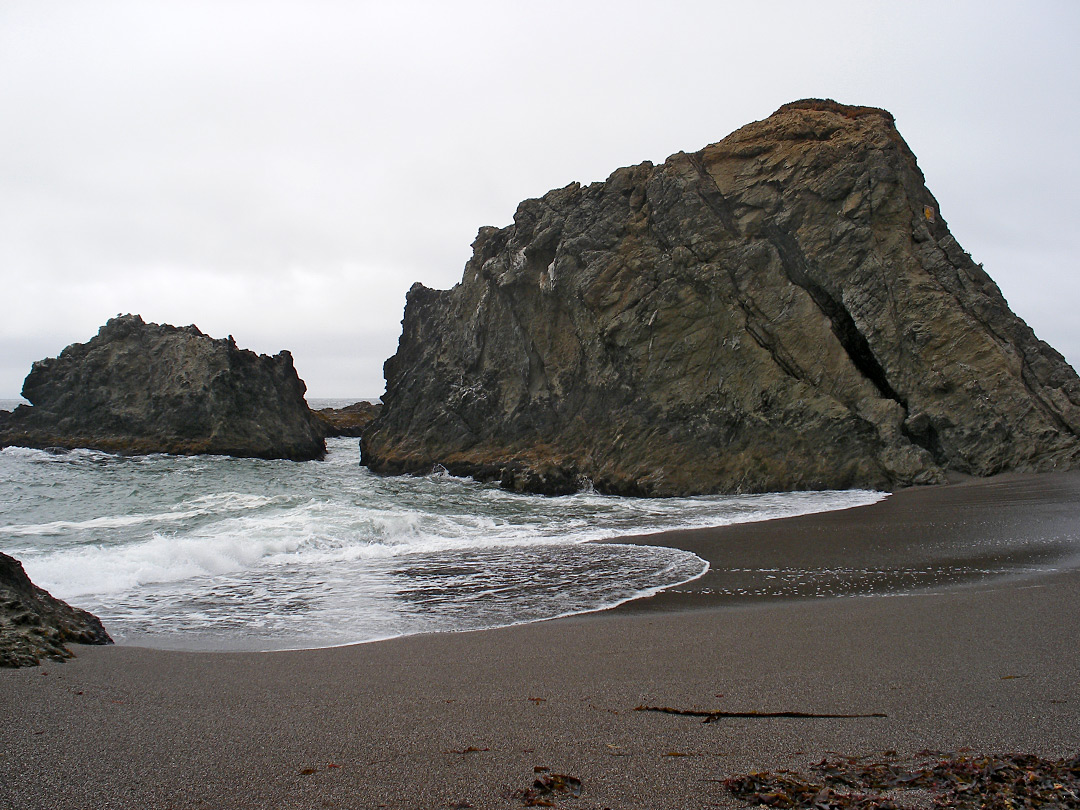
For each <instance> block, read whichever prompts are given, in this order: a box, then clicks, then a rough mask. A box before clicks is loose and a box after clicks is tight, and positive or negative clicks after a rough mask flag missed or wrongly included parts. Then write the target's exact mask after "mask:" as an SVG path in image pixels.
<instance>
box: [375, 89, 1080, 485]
mask: <svg viewBox="0 0 1080 810" xmlns="http://www.w3.org/2000/svg"><path fill="white" fill-rule="evenodd" d="M473 251H474V252H473V257H472V259H471V260H470V261H469V262H468V264H467V265H466V267H465V273H464V278H463V280H462V282H461V283H460V284H458V285H457V286H455V287H454V288H453V289H451V290H448V291H436V290H430V289H427V288H425V287H423V286H422V285H419V284H417V285H414V286H413V288H412V289H411V290H410V291H409V295H408V299H407V304H406V309H405V318H404V321H403V333H402V336H401V339H400V342H399V344H398V350H397V353H396V354H395V355H394V357H392V358H390V360H388V361H387V363H386V366H385V376H386V382H387V392H386V395H385V396H384V397H383V402H384V408H383V412H382V415H381V416H380V417H379V418H378V419H376V420H375V421H374V422H373V423H372V425H371V426H370V427H369V429H368V430H367V431H366V432H365V434H364V437H363V458H364V462H365V463H366V464H368V466H370V467H371V468H372V469H373V470H376V471H379V472H386V473H398V472H427V471H429V470H430V469H431V468H432V465H434V464H442V465H444V466H445V467H446V468H448V469H449V470H450V471H451V472H454V473H458V474H467V475H475V476H478V477H482V478H496V479H501V480H502V482H503V484H504V485H506V486H509V487H512V488H514V489H523V490H532V491H539V492H550V493H559V492H569V491H573V490H574V489H576V488H577V487H578V486H579V484H580V483H581V482H582V481H583V480H584V479H586V478H587V479H590V480H591V482H592V484H593V485H595V486H596V488H597V489H599V490H601V491H607V492H613V493H624V494H635V495H676V494H692V493H712V492H723V491H765V490H791V489H808V488H848V487H873V488H878V489H891V488H895V487H899V486H905V485H909V484H928V483H935V482H940V481H943V480H945V477H946V473H947V472H949V471H955V472H959V473H966V474H970V475H976V476H986V475H991V474H994V473H998V472H1002V471H1005V470H1017V471H1044V470H1054V469H1064V468H1072V467H1076V466H1077V465H1078V463H1080V437H1078V433H1080V380H1078V379H1077V376H1076V373H1075V372H1074V371H1073V369H1072V368H1070V367H1069V365H1068V364H1067V363H1066V362H1065V361H1064V359H1063V358H1062V357H1061V355H1059V354H1058V353H1057V352H1056V351H1054V350H1053V349H1052V348H1051V347H1050V346H1048V345H1047V344H1045V343H1043V342H1042V341H1041V340H1039V339H1038V338H1037V337H1036V336H1035V335H1034V334H1033V333H1032V331H1031V329H1030V328H1029V327H1028V326H1027V325H1026V324H1025V323H1024V322H1023V321H1022V320H1020V319H1019V318H1018V317H1016V316H1015V315H1014V314H1013V313H1012V312H1011V311H1010V310H1009V308H1008V305H1007V304H1006V302H1005V300H1004V298H1003V297H1002V296H1001V293H1000V291H999V290H998V288H997V286H996V285H995V284H994V282H993V281H992V280H991V279H990V277H989V276H987V274H986V273H985V272H983V269H982V267H981V266H980V265H977V264H975V263H974V262H973V261H972V260H971V257H970V256H969V255H968V254H967V253H965V252H964V250H963V249H962V248H961V247H960V245H959V244H957V242H956V240H955V239H954V238H953V236H952V235H951V234H950V233H949V229H948V227H947V226H946V223H945V221H944V219H942V217H941V212H940V211H939V209H938V204H937V201H936V200H935V199H934V197H933V196H932V195H931V194H930V192H929V191H928V190H927V189H926V187H925V185H924V180H923V176H922V173H921V172H920V170H919V168H918V166H917V164H916V161H915V156H914V155H913V154H912V153H911V151H910V149H909V148H908V146H907V144H906V143H904V141H903V139H902V138H901V137H900V135H899V133H898V132H897V130H896V128H895V126H894V122H893V117H892V116H891V115H890V114H889V113H887V112H885V111H884V110H878V109H874V108H867V107H849V106H844V105H840V104H837V103H835V102H831V101H818V100H809V101H802V102H796V103H794V104H789V105H786V106H785V107H782V108H781V109H780V110H779V111H777V112H776V113H775V114H774V115H772V116H771V117H769V118H768V119H766V120H764V121H759V122H757V123H754V124H750V125H748V126H746V127H744V128H742V129H740V130H739V131H737V132H735V133H734V134H732V135H730V136H729V137H727V138H726V139H724V140H723V141H721V142H720V143H717V144H714V145H712V146H708V147H706V148H705V149H703V150H701V151H700V152H696V153H694V154H684V153H679V154H676V155H673V156H672V157H670V158H668V160H667V161H666V162H665V163H664V164H663V165H661V166H654V165H652V164H651V163H643V164H641V165H638V166H633V167H630V168H624V169H619V170H618V171H616V172H615V173H614V174H612V175H611V177H609V178H608V179H607V181H606V182H603V183H594V184H592V185H590V186H588V187H582V186H580V185H578V184H576V183H575V184H571V185H569V186H567V187H566V188H562V189H558V190H555V191H551V192H549V193H548V194H546V195H545V196H544V197H543V198H541V199H538V200H527V201H525V202H523V203H522V204H521V205H520V206H519V208H518V210H517V213H516V214H515V216H514V224H513V225H511V226H509V227H507V228H502V229H496V228H482V229H481V230H480V233H479V235H478V236H477V239H476V241H475V242H474V244H473Z"/></svg>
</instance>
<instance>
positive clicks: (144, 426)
mask: <svg viewBox="0 0 1080 810" xmlns="http://www.w3.org/2000/svg"><path fill="white" fill-rule="evenodd" d="M304 391H305V385H304V383H303V381H302V380H301V379H300V378H299V377H298V376H297V375H296V370H295V369H294V368H293V362H292V356H291V355H290V354H289V353H288V352H284V351H283V352H281V353H279V354H277V355H275V356H274V357H268V356H267V355H257V354H255V353H254V352H251V351H247V350H245V349H239V348H237V346H236V343H235V342H234V341H233V340H232V338H231V337H230V338H229V339H228V340H214V339H213V338H210V337H208V336H206V335H204V334H203V333H202V332H200V331H199V330H198V329H197V328H195V327H194V326H185V327H180V328H178V327H175V326H168V325H158V324H155V323H149V324H148V323H144V322H143V320H142V318H140V317H139V316H138V315H124V316H121V317H116V318H113V319H111V320H110V321H109V322H108V323H107V324H105V326H103V327H101V329H100V331H99V332H98V334H97V336H96V337H94V338H92V339H91V340H90V341H89V342H87V343H75V344H73V345H71V346H68V347H67V348H66V349H64V351H63V352H62V353H61V354H60V356H59V357H56V358H49V359H46V360H42V361H40V362H37V363H34V366H33V368H32V370H31V371H30V374H29V375H28V376H27V377H26V382H25V383H24V384H23V391H22V394H23V396H24V397H25V398H26V399H27V400H29V401H30V402H31V403H32V406H26V405H22V406H20V407H18V408H16V409H15V411H14V412H13V413H12V414H10V415H6V414H4V415H0V419H2V421H0V447H5V446H8V445H20V446H24V447H66V448H72V447H88V448H93V449H97V450H107V451H111V452H118V453H129V454H138V453H175V454H179V455H193V454H198V453H214V454H219V455H232V456H245V457H257V458H289V459H295V460H306V459H314V458H322V457H323V456H324V455H325V453H326V443H325V442H324V440H323V429H322V426H321V423H320V422H319V421H318V420H317V419H316V418H315V416H314V415H313V414H312V413H311V411H310V409H309V408H308V406H307V402H305V400H304Z"/></svg>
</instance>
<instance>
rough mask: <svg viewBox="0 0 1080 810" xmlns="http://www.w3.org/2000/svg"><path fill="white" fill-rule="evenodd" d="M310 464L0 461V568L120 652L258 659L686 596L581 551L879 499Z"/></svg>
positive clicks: (649, 552) (682, 564) (666, 563)
mask: <svg viewBox="0 0 1080 810" xmlns="http://www.w3.org/2000/svg"><path fill="white" fill-rule="evenodd" d="M328 447H329V450H330V453H329V455H328V457H327V459H326V461H323V462H306V463H297V462H290V461H264V460H259V459H235V458H229V457H214V456H194V457H177V456H165V455H151V456H143V457H119V456H113V455H109V454H106V453H99V452H96V451H89V450H75V451H71V452H67V453H60V454H53V453H49V452H45V451H40V450H28V449H24V448H7V449H5V450H3V451H0V550H3V551H5V552H6V553H8V554H11V555H13V556H15V557H17V558H19V559H20V560H22V562H23V564H24V566H25V568H26V570H27V572H28V573H29V575H30V576H31V578H32V579H33V580H34V581H35V582H36V583H37V584H39V585H41V586H42V587H44V588H46V589H48V590H49V591H51V592H52V593H53V594H54V595H56V596H58V597H60V598H62V599H65V600H68V601H70V602H72V603H73V604H75V605H77V606H79V607H82V608H85V609H87V610H90V611H92V612H94V613H96V614H97V615H98V616H100V617H101V618H102V620H103V621H104V622H105V625H106V627H107V628H108V630H109V632H110V633H111V634H112V635H113V637H114V638H115V639H116V640H117V641H118V642H120V643H138V644H144V645H149V646H155V647H163V648H174V649H222V650H224V649H228V650H270V649H290V648H306V647H318V646H330V645H335V644H346V643H353V642H359V641H368V640H374V639H378V638H386V637H391V636H396V635H401V634H408V633H419V632H437V631H452V630H466V629H479V628H486V627H496V626H502V625H509V624H518V623H522V622H527V621H534V620H539V619H546V618H552V617H554V616H559V615H566V614H573V613H581V612H587V611H594V610H600V609H604V608H607V607H611V606H613V605H617V604H620V603H622V602H625V601H627V600H630V599H634V598H637V597H641V596H645V595H649V594H652V593H655V592H656V591H657V590H658V589H660V588H664V587H668V586H673V585H677V584H679V583H685V582H687V581H689V580H692V579H694V578H696V577H698V576H699V575H700V574H702V573H703V572H704V570H705V567H706V564H705V563H704V562H703V561H702V560H701V559H700V558H699V557H697V556H695V555H694V554H692V553H690V552H686V551H680V550H676V549H671V548H664V547H653V546H647V545H645V546H642V545H622V544H618V543H604V544H596V543H589V542H587V541H590V540H599V539H605V538H613V537H618V536H619V535H631V534H634V535H636V534H641V533H645V532H653V531H660V530H665V529H673V528H683V527H693V526H713V525H722V524H727V523H733V522H743V521H750V520H763V519H767V518H772V517H779V516H784V515H794V514H803V513H808V512H817V511H824V510H831V509H841V508H847V507H851V506H856V505H859V504H865V503H871V502H873V501H876V500H879V499H880V498H882V497H884V495H883V494H882V493H874V492H824V493H786V494H771V495H755V496H739V497H703V498H674V499H631V498H616V497H609V496H601V495H597V494H595V493H579V494H577V495H572V496H566V497H559V498H547V497H541V496H531V495H519V494H514V493H509V492H506V491H503V490H501V489H499V488H498V487H497V486H495V485H488V484H479V483H476V482H474V481H472V480H469V479H461V478H454V477H451V476H449V475H446V474H432V475H429V476H423V477H412V476H403V477H398V476H395V477H380V476H376V475H373V474H371V473H370V472H369V471H368V470H366V469H365V468H363V467H361V466H360V465H359V452H358V447H357V442H356V440H355V439H332V440H330V441H329V442H328Z"/></svg>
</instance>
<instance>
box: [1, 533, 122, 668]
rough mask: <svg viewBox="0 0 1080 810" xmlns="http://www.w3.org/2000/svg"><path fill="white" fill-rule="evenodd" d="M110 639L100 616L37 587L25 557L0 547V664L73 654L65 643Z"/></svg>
mask: <svg viewBox="0 0 1080 810" xmlns="http://www.w3.org/2000/svg"><path fill="white" fill-rule="evenodd" d="M72 643H74V644H112V639H111V638H109V634H108V633H106V632H105V628H104V627H102V626H101V621H100V620H99V619H98V618H97V616H94V615H93V614H91V613H87V612H86V611H85V610H79V609H77V608H73V607H71V605H69V604H68V603H67V602H62V601H61V600H59V599H57V598H56V597H54V596H52V595H50V594H49V592H48V591H46V590H44V589H43V588H39V587H38V586H37V585H35V584H34V583H33V582H31V581H30V578H29V577H28V576H26V571H24V570H23V567H22V563H20V562H19V561H18V560H16V559H15V558H14V557H9V556H8V555H7V554H2V553H0V667H30V666H34V665H35V664H38V663H40V661H41V659H42V658H51V659H54V660H58V661H62V660H64V659H65V658H71V657H72V652H71V650H69V649H68V648H67V646H65V645H67V644H72Z"/></svg>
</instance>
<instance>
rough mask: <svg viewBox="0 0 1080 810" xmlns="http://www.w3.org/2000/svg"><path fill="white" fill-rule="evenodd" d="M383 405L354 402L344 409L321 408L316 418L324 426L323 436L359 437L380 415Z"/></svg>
mask: <svg viewBox="0 0 1080 810" xmlns="http://www.w3.org/2000/svg"><path fill="white" fill-rule="evenodd" d="M381 410H382V405H380V404H378V403H373V402H354V403H353V404H352V405H346V406H345V407H344V408H319V410H317V411H315V416H316V417H318V419H319V421H320V422H321V423H322V426H323V435H324V436H326V437H327V438H330V437H332V436H354V437H359V436H360V435H361V434H362V433H363V431H364V428H366V427H367V426H368V424H369V423H370V422H371V420H373V419H374V418H375V417H376V416H378V415H379V411H381Z"/></svg>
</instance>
